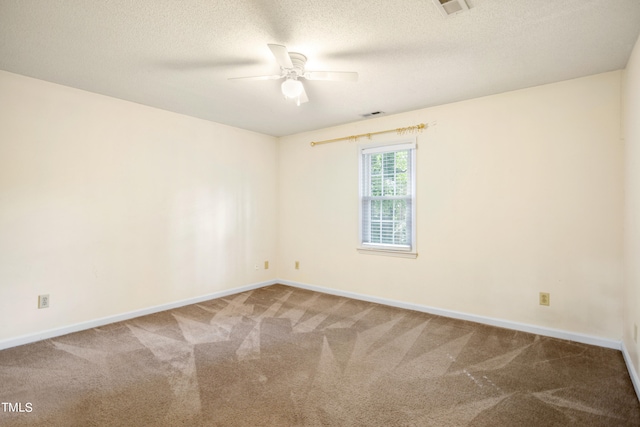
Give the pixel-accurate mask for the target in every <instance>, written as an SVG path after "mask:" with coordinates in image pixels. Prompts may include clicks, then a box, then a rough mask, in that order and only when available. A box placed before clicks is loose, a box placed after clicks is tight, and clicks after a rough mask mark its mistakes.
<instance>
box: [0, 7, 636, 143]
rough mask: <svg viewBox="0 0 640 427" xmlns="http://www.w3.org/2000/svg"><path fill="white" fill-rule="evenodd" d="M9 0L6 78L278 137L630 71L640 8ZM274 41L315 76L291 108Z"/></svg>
mask: <svg viewBox="0 0 640 427" xmlns="http://www.w3.org/2000/svg"><path fill="white" fill-rule="evenodd" d="M467 3H468V4H469V6H470V7H471V9H470V10H469V11H467V12H464V13H462V14H459V15H454V16H450V17H447V18H444V17H442V16H441V15H440V13H439V11H438V9H437V8H436V7H435V6H434V4H433V3H432V0H395V1H389V0H368V1H362V0H350V1H344V0H323V1H311V0H295V1H294V0H280V1H266V0H264V1H261V0H227V1H215V0H136V1H131V0H110V1H104V0H46V1H45V0H0V69H3V70H6V71H10V72H13V73H18V74H23V75H26V76H31V77H36V78H39V79H43V80H47V81H51V82H55V83H60V84H63V85H67V86H72V87H76V88H80V89H84V90H88V91H91V92H96V93H101V94H105V95H109V96H113V97H116V98H121V99H126V100H130V101H134V102H138V103H141V104H146V105H150V106H154V107H159V108H163V109H166V110H170V111H175V112H179V113H183V114H187V115H191V116H195V117H200V118H203V119H207V120H211V121H214V122H219V123H224V124H228V125H231V126H236V127H240V128H244V129H249V130H253V131H256V132H261V133H265V134H269V135H274V136H282V135H289V134H293V133H298V132H302V131H308V130H313V129H319V128H324V127H328V126H332V125H337V124H341V123H347V122H353V121H358V120H363V119H362V117H361V115H362V114H365V113H369V112H372V111H379V110H381V111H384V112H386V113H387V114H393V113H400V112H404V111H410V110H415V109H419V108H424V107H429V106H433V105H439V104H444V103H448V102H454V101H459V100H463V99H469V98H474V97H478V96H484V95H490V94H494V93H500V92H505V91H509V90H514V89H519V88H524V87H531V86H536V85H540V84H545V83H550V82H554V81H560V80H566V79H571V78H576V77H581V76H585V75H590V74H596V73H601V72H606V71H611V70H618V69H622V68H624V67H625V65H626V63H627V60H628V59H629V55H630V52H631V48H632V47H633V45H634V43H635V41H636V40H637V38H638V33H639V32H640V0H535V1H531V0H467ZM267 43H277V44H283V45H285V46H287V47H288V48H289V50H290V51H297V52H301V53H304V54H305V55H307V57H308V58H309V60H308V62H307V69H310V70H334V71H357V72H358V73H359V75H360V78H359V81H358V82H356V83H350V82H324V81H305V88H306V91H307V94H308V96H309V98H310V101H309V103H307V104H303V105H301V106H300V107H297V106H296V105H295V103H293V102H292V101H286V100H285V99H283V97H282V95H281V93H280V88H279V84H280V82H279V81H229V80H227V79H228V78H230V77H239V76H252V75H262V74H275V73H278V71H279V70H278V66H277V65H276V63H275V61H274V59H273V57H272V55H271V52H270V51H269V49H268V47H267Z"/></svg>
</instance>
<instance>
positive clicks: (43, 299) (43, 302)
mask: <svg viewBox="0 0 640 427" xmlns="http://www.w3.org/2000/svg"><path fill="white" fill-rule="evenodd" d="M38 308H49V295H48V294H47V295H38Z"/></svg>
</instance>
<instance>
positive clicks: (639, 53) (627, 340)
mask: <svg viewBox="0 0 640 427" xmlns="http://www.w3.org/2000/svg"><path fill="white" fill-rule="evenodd" d="M623 89H624V90H623V93H624V111H623V115H622V117H623V120H622V122H623V132H624V140H625V212H624V214H625V223H624V230H625V236H624V237H625V254H624V255H625V289H624V291H625V292H624V302H625V304H624V344H625V347H626V348H627V350H628V352H629V354H630V356H631V360H632V361H633V364H634V366H635V370H636V372H639V371H640V360H639V357H640V356H639V354H640V347H639V346H638V343H637V342H636V341H634V336H633V333H634V331H633V328H634V324H635V325H638V326H640V300H639V298H640V39H638V42H636V46H635V48H634V50H633V53H632V55H631V58H630V59H629V63H628V64H627V68H626V70H625V73H624V86H623Z"/></svg>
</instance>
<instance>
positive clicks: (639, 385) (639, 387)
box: [621, 341, 640, 400]
mask: <svg viewBox="0 0 640 427" xmlns="http://www.w3.org/2000/svg"><path fill="white" fill-rule="evenodd" d="M621 351H622V356H623V357H624V363H626V364H627V370H628V371H629V376H630V377H631V382H632V383H633V388H634V389H635V390H636V396H638V400H640V378H638V372H636V368H635V367H634V365H633V362H632V361H631V355H630V354H629V351H628V350H627V346H626V345H624V341H623V342H622V348H621Z"/></svg>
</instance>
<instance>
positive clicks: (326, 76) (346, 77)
mask: <svg viewBox="0 0 640 427" xmlns="http://www.w3.org/2000/svg"><path fill="white" fill-rule="evenodd" d="M304 78H305V79H307V80H331V81H340V82H355V81H357V80H358V73H356V72H355V71H307V72H305V73H304Z"/></svg>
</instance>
